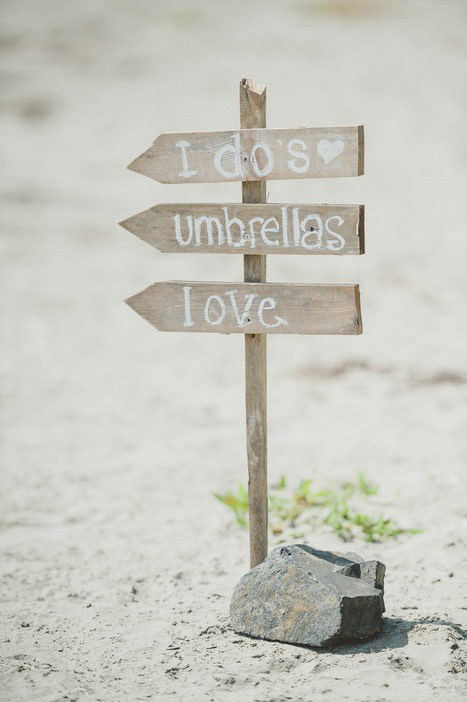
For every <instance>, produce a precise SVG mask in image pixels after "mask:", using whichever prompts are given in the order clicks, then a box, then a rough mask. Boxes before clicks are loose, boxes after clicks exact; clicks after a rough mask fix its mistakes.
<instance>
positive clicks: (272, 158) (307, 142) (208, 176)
mask: <svg viewBox="0 0 467 702" xmlns="http://www.w3.org/2000/svg"><path fill="white" fill-rule="evenodd" d="M129 168H130V170H133V171H136V172H137V173H142V174H143V175H146V176H149V177H150V178H154V180H158V181H159V182H160V183H214V182H223V181H237V180H242V181H255V180H256V181H257V180H282V179H287V178H335V177H339V176H358V175H362V174H363V127H361V126H356V127H309V128H303V129H239V130H238V131H230V132H192V133H173V134H161V135H160V136H158V137H157V139H156V140H155V142H154V143H153V145H152V146H151V147H150V148H149V149H148V150H147V151H145V152H144V153H143V154H141V156H138V158H137V159H135V160H134V161H133V162H132V163H131V164H130V165H129Z"/></svg>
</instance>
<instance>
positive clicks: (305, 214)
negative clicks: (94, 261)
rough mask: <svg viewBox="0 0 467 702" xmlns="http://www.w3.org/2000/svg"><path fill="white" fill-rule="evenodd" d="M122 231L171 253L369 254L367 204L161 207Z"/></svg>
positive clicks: (134, 219)
mask: <svg viewBox="0 0 467 702" xmlns="http://www.w3.org/2000/svg"><path fill="white" fill-rule="evenodd" d="M120 224H121V225H122V227H124V228H125V229H127V230H128V231H129V232H131V233H132V234H135V235H136V236H138V237H139V238H140V239H143V241H146V242H147V243H148V244H151V246H154V247H155V248H156V249H159V250H160V251H164V252H170V253H233V254H248V253H251V254H321V255H325V254H334V255H338V256H341V255H351V254H362V253H364V207H363V205H284V204H268V205H266V204H261V205H249V204H248V205H247V204H235V203H226V204H217V203H206V204H196V205H178V204H175V205H168V204H165V205H156V206H155V207H151V208H150V209H149V210H145V211H144V212H140V213H139V214H137V215H135V216H134V217H130V218H129V219H127V220H125V221H124V222H120Z"/></svg>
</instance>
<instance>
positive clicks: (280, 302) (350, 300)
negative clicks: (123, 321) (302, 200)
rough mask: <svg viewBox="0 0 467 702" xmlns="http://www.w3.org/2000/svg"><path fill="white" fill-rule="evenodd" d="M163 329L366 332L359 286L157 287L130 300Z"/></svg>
mask: <svg viewBox="0 0 467 702" xmlns="http://www.w3.org/2000/svg"><path fill="white" fill-rule="evenodd" d="M126 302H127V304H128V305H129V306H130V307H131V308H132V309H134V310H135V312H137V313H138V314H139V315H141V317H143V318H144V319H146V320H147V321H148V322H149V323H150V324H152V325H153V326H155V327H156V329H159V330H160V331H180V332H217V333H220V334H232V333H241V334H361V332H362V322H361V313H360V296H359V288H358V285H291V284H280V283H199V282H191V281H187V282H179V281H168V282H161V283H154V284H153V285H150V286H149V287H148V288H146V289H145V290H143V291H142V292H140V293H138V294H137V295H135V296H133V297H131V298H129V299H128V300H126Z"/></svg>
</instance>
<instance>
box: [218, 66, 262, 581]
mask: <svg viewBox="0 0 467 702" xmlns="http://www.w3.org/2000/svg"><path fill="white" fill-rule="evenodd" d="M240 127H241V128H242V129H252V128H264V127H266V87H265V86H262V85H261V86H260V85H255V84H254V83H253V81H251V80H248V79H246V78H244V79H243V80H242V81H240ZM242 200H243V202H244V203H248V204H247V205H246V206H247V207H248V206H250V207H255V206H256V207H258V204H259V203H265V202H266V181H265V180H259V181H258V180H255V181H250V182H244V183H242ZM243 206H245V205H243ZM259 207H265V205H264V204H260V205H259ZM227 225H228V222H226V226H227ZM238 226H239V228H240V225H238ZM258 254H261V252H260V251H258V250H256V249H255V253H252V252H251V249H250V253H249V254H246V255H245V256H244V258H243V274H244V280H245V282H247V283H265V282H266V256H261V255H258ZM266 349H267V336H266V334H245V408H246V447H247V458H248V518H249V519H248V521H249V534H250V568H253V567H254V566H256V565H258V564H259V563H262V562H263V561H264V559H265V558H266V557H267V555H268V462H267V451H268V446H267V361H266Z"/></svg>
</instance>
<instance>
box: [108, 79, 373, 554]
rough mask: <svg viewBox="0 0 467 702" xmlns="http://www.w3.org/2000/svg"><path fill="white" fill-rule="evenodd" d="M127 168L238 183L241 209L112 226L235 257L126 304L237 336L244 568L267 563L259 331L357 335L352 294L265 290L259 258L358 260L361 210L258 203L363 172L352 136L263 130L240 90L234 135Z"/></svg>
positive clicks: (171, 178) (163, 148) (200, 209)
mask: <svg viewBox="0 0 467 702" xmlns="http://www.w3.org/2000/svg"><path fill="white" fill-rule="evenodd" d="M129 168H130V169H131V170H134V171H137V172H138V173H142V174H144V175H147V176H149V177H151V178H154V179H156V180H158V181H160V182H161V183H184V182H187V183H190V182H192V183H198V182H219V181H242V203H241V204H235V203H226V204H216V203H206V204H194V205H187V204H185V205H183V204H164V205H156V206H155V207H152V208H151V209H149V210H146V211H145V212H141V213H140V214H137V215H135V216H134V217H130V218H129V219H127V220H125V221H124V222H121V225H122V226H123V227H125V229H127V230H128V231H130V232H131V233H133V234H135V235H136V236H138V237H140V238H141V239H143V240H144V241H147V242H148V243H149V244H151V245H152V246H154V247H156V248H157V249H159V250H160V251H163V252H173V253H234V254H243V256H244V282H243V283H238V284H232V283H202V282H190V281H185V282H174V281H168V282H160V283H154V285H151V286H150V287H148V288H146V290H143V291H142V292H140V293H138V294H137V295H134V296H133V297H131V298H129V299H128V300H127V303H128V304H129V305H130V307H132V308H133V309H134V310H135V311H136V312H137V313H138V314H139V315H141V316H142V317H143V318H144V319H146V320H147V321H148V322H149V323H150V324H152V325H153V326H155V327H156V328H157V329H159V330H161V331H182V332H217V333H221V334H231V333H242V334H244V335H245V383H246V425H247V455H248V477H249V480H248V498H249V522H250V564H251V567H253V566H255V565H257V564H258V563H261V562H262V561H263V560H264V559H265V558H266V556H267V429H266V417H267V411H266V334H361V333H362V321H361V313H360V299H359V298H360V293H359V288H358V285H290V284H286V285H284V284H272V283H266V255H267V254H302V255H306V254H313V255H358V254H362V253H364V208H363V206H362V205H307V204H266V180H267V179H284V178H323V177H326V178H329V177H338V176H357V175H362V174H363V127H361V126H356V127H336V128H304V129H266V88H264V87H263V86H257V85H255V84H254V83H252V82H251V81H249V80H246V79H244V80H242V81H241V83H240V129H239V130H237V131H230V132H206V133H187V134H161V135H160V136H159V137H158V138H157V139H156V140H155V142H154V143H153V145H152V146H151V147H150V148H149V149H148V150H147V151H146V152H145V153H144V154H142V155H141V156H139V157H138V158H137V159H136V160H135V161H133V163H131V164H130V166H129Z"/></svg>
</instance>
